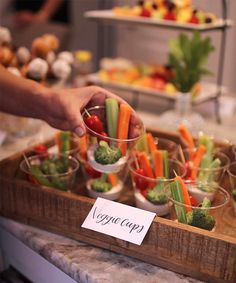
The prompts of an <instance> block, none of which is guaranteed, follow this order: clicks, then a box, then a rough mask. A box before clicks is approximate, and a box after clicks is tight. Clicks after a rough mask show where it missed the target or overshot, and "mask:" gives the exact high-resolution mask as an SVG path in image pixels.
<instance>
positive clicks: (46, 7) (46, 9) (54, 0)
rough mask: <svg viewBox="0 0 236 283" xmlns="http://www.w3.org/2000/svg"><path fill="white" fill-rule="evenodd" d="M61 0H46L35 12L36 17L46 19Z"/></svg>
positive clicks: (58, 5) (51, 14)
mask: <svg viewBox="0 0 236 283" xmlns="http://www.w3.org/2000/svg"><path fill="white" fill-rule="evenodd" d="M62 2H63V0H46V1H45V2H44V3H43V5H42V7H41V9H40V10H39V11H38V12H37V13H36V15H35V16H36V19H38V20H39V21H47V20H48V19H50V18H51V17H52V16H53V15H54V14H55V12H56V11H57V10H58V8H59V7H60V5H61V3H62Z"/></svg>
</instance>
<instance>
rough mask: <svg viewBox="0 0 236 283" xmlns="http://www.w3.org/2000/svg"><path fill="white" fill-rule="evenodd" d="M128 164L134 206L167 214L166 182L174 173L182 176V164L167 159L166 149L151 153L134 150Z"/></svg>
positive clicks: (168, 205)
mask: <svg viewBox="0 0 236 283" xmlns="http://www.w3.org/2000/svg"><path fill="white" fill-rule="evenodd" d="M128 166H129V171H130V173H131V178H132V185H133V188H134V198H135V203H136V206H137V207H138V208H141V209H145V210H148V211H151V212H154V213H156V214H157V215H158V216H164V215H168V214H169V212H170V206H171V202H170V201H169V199H168V197H169V194H170V190H169V186H168V184H169V183H170V182H171V181H173V178H174V177H175V174H179V175H181V176H184V174H185V168H184V165H183V164H181V163H180V162H179V161H177V160H173V159H169V158H168V154H167V152H166V151H160V150H159V151H156V150H155V151H154V152H153V153H152V154H151V155H147V153H146V152H138V153H137V152H136V155H135V157H134V158H132V159H131V160H130V161H129V163H128Z"/></svg>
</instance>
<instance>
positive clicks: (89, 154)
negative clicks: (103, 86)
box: [80, 106, 144, 173]
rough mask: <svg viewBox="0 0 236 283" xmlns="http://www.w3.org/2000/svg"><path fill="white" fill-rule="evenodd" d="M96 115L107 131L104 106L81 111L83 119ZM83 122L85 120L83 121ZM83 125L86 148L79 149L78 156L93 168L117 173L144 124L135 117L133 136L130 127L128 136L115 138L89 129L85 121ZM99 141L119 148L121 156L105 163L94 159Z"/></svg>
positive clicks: (141, 131) (124, 162)
mask: <svg viewBox="0 0 236 283" xmlns="http://www.w3.org/2000/svg"><path fill="white" fill-rule="evenodd" d="M92 115H96V116H97V117H99V119H100V121H101V122H102V125H103V127H104V131H105V132H107V122H106V108H105V106H95V107H92V108H89V109H86V110H85V111H84V112H83V113H82V116H83V119H84V120H85V119H87V117H88V116H92ZM84 123H85V122H84ZM85 127H86V129H87V134H86V147H87V148H86V150H83V152H82V151H81V150H80V156H81V158H83V159H87V161H88V163H89V164H90V166H91V167H93V168H94V169H95V170H97V171H99V172H103V173H114V172H115V173H117V172H119V171H121V170H122V169H123V168H124V166H125V165H126V163H127V161H128V158H129V155H130V151H131V149H132V148H133V147H134V145H135V143H136V141H137V140H138V139H139V137H140V136H141V135H142V134H143V132H144V126H143V123H142V122H141V120H138V119H137V123H136V125H135V137H133V136H132V133H133V132H132V131H131V127H129V130H128V138H127V139H116V138H111V137H109V136H104V134H103V133H97V132H96V131H94V130H93V129H91V128H90V127H89V126H88V125H87V124H86V123H85ZM101 141H102V142H103V143H104V142H105V143H107V145H108V146H109V147H113V148H115V149H117V148H120V152H121V156H120V157H119V158H118V159H117V160H116V161H109V162H107V163H102V162H101V161H100V160H99V161H98V160H96V158H95V151H96V149H97V148H98V146H99V143H101Z"/></svg>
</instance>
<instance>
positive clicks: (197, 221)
mask: <svg viewBox="0 0 236 283" xmlns="http://www.w3.org/2000/svg"><path fill="white" fill-rule="evenodd" d="M198 185H199V184H198V183H195V186H196V187H198ZM200 186H202V184H200ZM190 196H191V194H190ZM169 200H170V201H171V203H172V204H173V211H172V212H173V213H172V217H171V218H172V219H173V220H177V221H178V222H180V223H183V224H188V225H191V226H195V227H198V228H202V229H205V230H209V231H211V230H214V229H215V228H216V224H217V222H220V221H221V218H222V210H223V208H224V207H225V206H226V204H227V203H228V202H229V200H230V195H229V193H228V192H227V191H226V190H225V189H223V188H222V187H220V186H218V187H217V188H215V197H214V201H213V202H211V206H210V207H207V208H206V207H202V206H200V205H196V204H195V205H187V204H184V203H181V202H179V201H176V200H175V199H173V198H172V197H170V198H169Z"/></svg>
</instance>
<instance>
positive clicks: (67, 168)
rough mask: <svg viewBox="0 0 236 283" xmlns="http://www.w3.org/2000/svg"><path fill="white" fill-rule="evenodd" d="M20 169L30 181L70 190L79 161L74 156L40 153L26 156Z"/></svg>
mask: <svg viewBox="0 0 236 283" xmlns="http://www.w3.org/2000/svg"><path fill="white" fill-rule="evenodd" d="M20 169H21V170H22V171H23V172H24V173H25V174H26V176H27V178H28V180H29V181H31V182H32V183H34V184H37V185H40V186H47V187H51V188H55V189H58V190H61V191H69V190H70V189H71V188H72V186H73V184H74V181H75V177H76V172H77V170H78V169H79V162H78V161H77V160H76V159H75V158H73V157H72V156H67V155H61V154H48V153H47V154H40V155H33V156H31V157H28V158H25V159H24V160H22V162H21V163H20Z"/></svg>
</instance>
